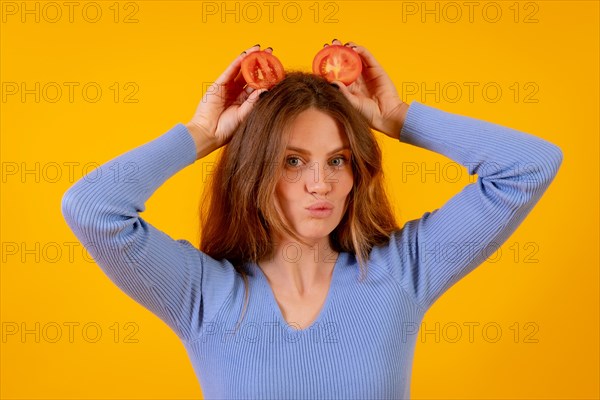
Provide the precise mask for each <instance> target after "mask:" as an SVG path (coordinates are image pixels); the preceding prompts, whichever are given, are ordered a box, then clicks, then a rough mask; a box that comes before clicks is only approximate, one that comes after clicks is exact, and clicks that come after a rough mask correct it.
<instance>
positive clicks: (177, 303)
mask: <svg viewBox="0 0 600 400" xmlns="http://www.w3.org/2000/svg"><path fill="white" fill-rule="evenodd" d="M257 50H258V48H256V47H252V48H251V49H249V50H248V51H247V52H244V53H242V54H241V55H240V56H238V57H237V58H236V59H235V60H234V61H233V62H232V63H231V65H230V66H229V67H228V68H227V69H226V71H225V72H224V73H223V74H222V75H221V76H220V77H219V78H218V79H217V81H215V85H214V87H213V89H214V90H213V91H211V90H208V91H207V92H206V93H205V95H204V96H203V98H202V100H201V102H200V104H199V106H198V108H197V110H196V113H195V115H194V117H193V118H192V120H191V121H190V122H189V123H187V124H181V123H180V124H177V125H175V126H174V127H173V128H172V129H170V130H169V131H168V132H166V133H164V134H162V135H161V136H159V137H157V138H155V139H154V140H152V141H150V142H148V143H145V144H143V145H141V146H138V147H136V148H134V149H133V150H130V151H128V152H126V153H124V154H122V155H120V156H118V157H116V158H114V159H112V160H110V161H109V162H106V163H105V164H103V165H101V166H100V167H99V168H98V169H96V170H95V171H93V172H92V173H90V174H88V175H87V176H84V177H83V178H81V179H80V180H79V181H77V182H76V183H75V184H74V185H73V186H72V187H70V188H69V189H68V190H67V191H66V192H65V194H64V195H63V198H62V203H61V207H62V213H63V216H64V218H65V220H66V222H67V224H68V225H69V227H70V228H71V230H72V231H73V233H74V234H75V235H76V236H77V238H78V239H79V240H80V241H81V243H82V244H83V245H84V247H86V249H87V250H88V252H89V253H90V254H91V255H92V257H94V260H95V261H96V263H97V264H98V265H99V266H100V267H101V268H102V270H103V271H104V272H105V273H106V275H107V276H108V277H109V278H110V279H111V280H112V281H113V282H114V283H115V284H116V285H117V286H118V287H119V288H120V289H121V290H123V291H124V292H125V293H126V294H127V295H129V296H130V297H131V298H133V299H134V300H136V301H137V302H138V303H140V304H141V305H142V306H144V307H145V308H147V309H149V310H150V311H151V312H153V313H154V314H155V315H157V316H158V317H159V318H160V319H161V320H163V321H164V322H165V323H167V324H168V325H169V327H170V328H171V329H172V330H173V331H174V332H175V333H176V334H177V335H178V336H179V338H180V339H182V340H185V341H188V340H193V339H195V338H196V337H197V336H198V334H199V331H200V327H201V324H202V320H203V319H206V318H210V317H211V315H210V314H211V312H212V311H214V310H217V309H218V307H219V306H220V305H221V304H222V303H223V301H224V300H225V298H226V296H227V295H228V294H229V293H230V292H231V290H232V289H233V285H234V278H235V275H234V274H235V270H234V268H233V267H231V266H230V265H228V266H226V265H224V264H225V263H227V261H226V260H223V261H217V260H214V259H212V258H211V257H208V256H207V255H206V254H204V253H202V252H200V251H199V250H198V249H196V248H195V247H194V246H193V245H192V244H191V243H190V242H189V241H187V240H183V239H180V240H174V239H172V238H171V237H170V236H168V235H167V234H166V233H164V232H162V231H160V230H158V229H157V228H156V227H154V226H153V225H151V224H150V223H148V222H147V221H146V220H145V219H143V218H141V217H140V215H139V213H140V212H142V211H144V209H145V203H146V201H147V200H148V198H149V197H150V196H151V195H152V194H153V193H154V192H155V191H156V190H157V189H158V188H159V187H160V186H161V185H162V184H163V183H164V182H165V181H166V180H167V179H169V178H170V177H171V176H173V175H174V174H175V173H177V172H178V171H180V170H181V169H183V168H185V167H186V166H188V165H191V164H193V163H194V162H195V161H196V160H197V159H199V158H202V157H203V156H205V155H207V154H209V153H210V152H211V151H213V150H215V149H217V148H218V147H220V146H222V145H223V144H225V143H226V142H227V140H228V138H229V136H230V135H231V134H232V132H234V131H235V129H236V127H237V124H238V123H239V122H240V121H241V120H242V119H243V118H244V117H245V115H246V114H247V113H248V112H249V111H250V110H251V108H252V105H253V104H254V102H255V101H254V100H255V99H256V98H257V97H258V95H259V94H260V92H261V91H253V92H252V93H249V92H246V91H244V90H243V84H242V80H243V78H241V74H240V73H239V71H240V62H241V60H242V59H243V57H244V55H245V54H247V53H249V52H251V51H257ZM224 94H226V96H225V95H224Z"/></svg>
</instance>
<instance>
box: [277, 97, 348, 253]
mask: <svg viewBox="0 0 600 400" xmlns="http://www.w3.org/2000/svg"><path fill="white" fill-rule="evenodd" d="M351 155H352V153H351V150H350V145H349V142H348V138H347V137H346V134H345V133H344V131H343V129H342V128H341V127H340V126H339V125H338V124H337V122H336V120H335V119H333V118H332V117H330V116H329V115H327V114H325V113H324V112H322V111H318V110H317V109H315V108H309V109H307V110H305V111H304V112H302V113H301V114H299V115H298V117H297V118H296V119H295V120H294V122H293V125H292V126H291V130H290V138H289V143H288V145H287V148H286V151H285V159H284V167H283V171H282V176H281V178H280V179H279V181H278V183H277V186H276V193H275V201H276V203H277V205H278V206H279V207H280V209H281V211H282V213H283V215H284V216H285V217H286V218H287V220H288V221H289V223H290V224H291V228H292V230H294V231H295V232H296V233H297V234H298V235H299V236H301V237H302V238H304V239H306V240H309V241H311V242H315V241H316V240H319V239H322V238H323V237H326V236H328V235H329V234H330V233H331V232H332V231H333V230H334V229H335V228H336V226H337V225H338V224H339V222H340V221H341V219H342V217H343V215H344V212H345V206H346V200H347V198H348V194H349V193H350V191H351V190H352V185H353V183H354V179H353V176H352V167H351V164H350V160H351ZM320 202H326V203H328V204H329V205H330V206H331V207H332V210H331V211H330V212H329V213H328V214H327V213H323V212H321V213H320V215H319V214H318V213H313V212H311V211H310V210H309V209H308V208H309V207H310V206H313V205H315V204H317V203H320Z"/></svg>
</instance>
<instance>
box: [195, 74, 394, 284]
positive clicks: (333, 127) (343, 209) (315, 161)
mask: <svg viewBox="0 0 600 400" xmlns="http://www.w3.org/2000/svg"><path fill="white" fill-rule="evenodd" d="M343 147H346V148H345V149H342V150H339V148H343ZM298 149H304V150H306V152H301V151H299V150H298ZM334 150H339V151H334ZM332 151H334V152H332ZM330 152H332V153H331V154H329V153H330ZM344 158H345V159H346V160H345V161H344ZM209 184H210V186H209V190H208V191H207V192H205V194H206V195H207V198H208V199H209V200H210V204H209V207H208V211H207V212H202V213H201V219H202V220H201V230H202V240H201V244H200V250H202V251H203V252H205V253H206V254H208V255H210V256H211V257H213V258H216V259H224V258H225V259H228V260H229V261H230V262H231V263H232V264H233V265H234V266H236V269H237V270H238V271H240V272H242V273H245V272H247V270H246V269H244V268H242V265H243V264H244V263H245V262H247V261H254V262H257V261H258V260H261V259H263V258H269V257H271V256H272V252H273V251H274V242H275V240H277V238H278V237H280V236H281V235H284V236H286V237H289V238H291V239H293V240H297V241H298V242H300V243H304V244H307V245H308V244H310V243H312V242H314V240H318V239H319V238H322V237H323V236H329V239H330V244H331V247H332V249H334V250H336V251H346V252H350V253H353V254H355V255H357V257H358V259H359V263H360V265H361V269H364V268H363V267H364V265H365V264H366V259H367V257H368V254H369V252H370V250H371V248H372V247H373V246H375V245H379V244H383V243H386V242H387V240H388V239H389V234H390V233H391V232H392V231H393V230H395V229H398V227H397V225H396V222H395V218H394V216H393V212H392V210H391V208H390V206H389V203H388V200H387V196H386V195H385V191H384V183H383V170H382V160H381V150H380V148H379V145H378V143H377V140H376V138H375V136H374V134H373V132H372V131H371V129H370V127H369V124H368V121H366V120H365V118H364V117H363V116H362V115H361V114H360V113H359V112H358V110H356V109H355V108H354V106H352V104H351V103H350V102H349V101H348V100H347V99H346V98H345V97H344V95H343V94H342V93H341V92H340V91H339V90H338V89H337V88H335V87H333V86H331V85H330V84H329V83H328V82H327V81H326V80H325V79H323V78H322V77H319V76H317V75H314V74H310V73H305V72H299V71H292V72H288V73H287V74H286V77H285V78H284V79H283V80H282V81H281V82H279V83H278V84H277V85H275V86H274V87H272V88H271V89H270V91H269V92H268V93H267V94H265V95H263V96H262V97H261V98H260V99H258V100H257V103H256V104H254V107H253V109H252V111H251V112H250V114H249V115H248V117H247V118H246V119H245V120H244V121H243V122H242V123H241V124H240V126H239V127H238V129H237V130H236V132H234V133H233V135H232V138H231V141H230V142H229V143H228V144H227V145H226V146H224V147H223V148H222V150H221V154H220V157H219V159H218V162H217V165H216V168H215V169H214V171H213V175H212V180H211V181H210V183H209ZM205 200H206V198H205ZM319 201H329V202H330V203H331V204H332V205H333V213H332V215H331V216H329V217H327V218H314V217H312V216H311V215H310V213H309V212H308V210H306V207H309V206H311V205H313V204H315V203H316V202H319ZM204 204H205V203H204V202H203V205H204ZM203 209H204V207H203ZM203 211H204V210H203Z"/></svg>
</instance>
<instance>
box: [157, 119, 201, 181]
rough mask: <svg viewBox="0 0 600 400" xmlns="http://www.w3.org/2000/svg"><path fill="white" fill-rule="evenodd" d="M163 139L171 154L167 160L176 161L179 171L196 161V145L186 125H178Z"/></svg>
mask: <svg viewBox="0 0 600 400" xmlns="http://www.w3.org/2000/svg"><path fill="white" fill-rule="evenodd" d="M163 139H164V140H166V143H165V144H166V148H167V149H168V150H167V152H168V153H170V154H168V155H167V159H170V160H174V161H175V162H176V163H177V164H178V165H177V166H176V168H177V169H178V170H179V169H182V168H184V167H187V166H188V165H191V164H193V163H194V162H195V161H196V143H195V142H194V139H192V136H191V134H190V132H189V131H188V129H187V127H186V126H185V125H184V124H182V123H177V124H176V125H175V126H174V127H173V128H171V129H170V130H169V131H168V132H167V133H166V134H165V135H164V137H163Z"/></svg>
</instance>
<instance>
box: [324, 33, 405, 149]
mask: <svg viewBox="0 0 600 400" xmlns="http://www.w3.org/2000/svg"><path fill="white" fill-rule="evenodd" d="M332 44H337V45H341V44H342V43H341V42H340V41H339V40H337V39H335V40H333V41H332ZM345 46H348V47H350V49H351V50H352V51H356V52H357V53H358V54H359V56H360V57H361V59H362V61H363V69H362V73H361V75H360V76H359V77H358V79H356V81H354V82H352V83H351V84H350V85H348V86H346V85H344V84H343V83H342V82H340V81H337V80H336V81H333V82H332V83H335V84H336V85H338V86H339V88H340V90H341V92H342V93H343V94H344V95H345V96H346V98H347V99H348V100H349V101H350V103H352V105H354V107H355V108H356V109H358V111H360V113H361V114H362V115H363V116H364V117H365V118H366V119H367V121H369V125H370V126H371V127H372V128H373V129H376V130H378V131H379V132H382V133H384V134H386V135H387V136H389V137H391V138H394V139H399V138H400V131H401V130H402V126H403V125H404V119H405V117H406V112H407V110H408V107H409V105H408V104H406V103H404V102H403V101H402V99H400V96H398V92H397V91H396V88H395V87H394V84H393V83H392V80H391V79H390V77H389V76H388V75H387V73H386V72H385V71H384V70H383V67H381V65H380V64H379V63H378V62H377V60H376V59H375V57H373V55H372V54H371V53H370V52H369V51H368V50H367V49H366V48H364V47H363V46H358V45H356V44H355V43H354V42H348V43H346V44H345Z"/></svg>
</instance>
